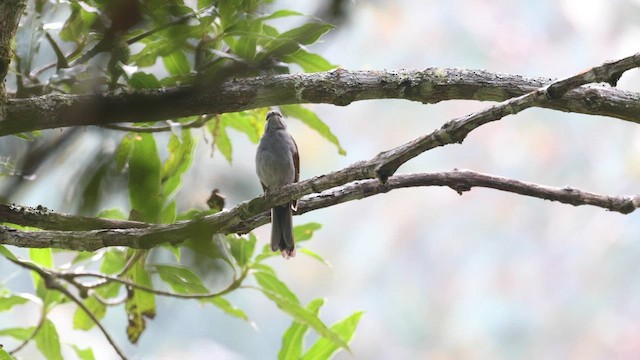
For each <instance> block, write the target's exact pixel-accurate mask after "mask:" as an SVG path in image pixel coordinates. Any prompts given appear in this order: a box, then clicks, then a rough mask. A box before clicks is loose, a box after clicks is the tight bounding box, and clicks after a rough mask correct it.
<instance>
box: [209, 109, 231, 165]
mask: <svg viewBox="0 0 640 360" xmlns="http://www.w3.org/2000/svg"><path fill="white" fill-rule="evenodd" d="M207 129H208V130H209V133H210V134H211V136H212V137H213V144H212V145H215V146H216V147H217V148H218V150H219V151H220V152H221V153H222V155H223V156H224V157H225V159H227V161H228V162H229V164H231V160H232V158H231V151H232V147H231V140H229V135H227V130H226V129H225V125H224V123H223V122H222V120H220V119H216V121H210V122H208V123H207Z"/></svg>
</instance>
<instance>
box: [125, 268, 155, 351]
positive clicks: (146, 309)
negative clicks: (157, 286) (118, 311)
mask: <svg viewBox="0 0 640 360" xmlns="http://www.w3.org/2000/svg"><path fill="white" fill-rule="evenodd" d="M144 259H145V256H143V257H142V258H140V259H139V260H138V261H137V262H136V264H135V265H134V266H133V268H132V269H131V270H130V272H129V275H130V280H131V281H133V282H134V283H136V284H139V285H142V286H145V287H149V288H153V284H152V283H151V278H150V277H149V274H148V273H147V270H146V269H145V267H144ZM131 291H132V293H133V294H132V295H131V296H130V298H129V299H128V300H127V302H126V303H125V310H126V312H127V316H128V319H129V323H128V326H127V337H128V338H129V341H130V342H131V343H132V344H135V343H137V342H138V339H139V338H140V335H142V332H144V329H145V328H146V320H145V318H148V319H153V318H154V317H155V316H156V300H155V299H156V297H155V295H154V294H152V293H149V292H146V291H142V290H136V289H134V290H131Z"/></svg>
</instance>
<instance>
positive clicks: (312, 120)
mask: <svg viewBox="0 0 640 360" xmlns="http://www.w3.org/2000/svg"><path fill="white" fill-rule="evenodd" d="M280 110H282V114H283V115H285V116H291V117H294V118H296V119H299V120H300V121H302V122H303V123H305V124H306V125H307V126H309V127H310V128H312V129H313V130H315V131H316V132H318V134H320V136H322V137H324V138H325V139H327V140H329V141H330V142H331V143H333V144H334V145H335V146H336V147H337V148H338V153H339V154H340V155H346V154H347V152H346V151H345V150H344V149H343V148H342V146H340V142H339V141H338V138H337V137H336V136H335V135H334V134H333V133H332V132H331V129H329V126H327V124H325V123H324V122H323V121H322V120H320V118H319V117H318V115H316V114H315V113H314V112H313V111H311V110H309V109H306V108H304V107H302V106H301V105H297V104H296V105H282V106H280Z"/></svg>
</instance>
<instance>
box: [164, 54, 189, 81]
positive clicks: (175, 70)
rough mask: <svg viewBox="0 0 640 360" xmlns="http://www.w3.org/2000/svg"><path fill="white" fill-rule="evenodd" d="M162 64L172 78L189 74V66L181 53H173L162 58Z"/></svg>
mask: <svg viewBox="0 0 640 360" xmlns="http://www.w3.org/2000/svg"><path fill="white" fill-rule="evenodd" d="M162 62H163V63H164V67H165V69H167V71H168V72H169V74H171V75H172V76H177V75H188V74H189V73H190V72H191V65H190V64H189V60H188V59H187V55H185V53H184V52H183V51H180V50H179V51H174V52H172V53H171V54H169V55H166V56H163V57H162Z"/></svg>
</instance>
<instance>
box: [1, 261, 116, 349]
mask: <svg viewBox="0 0 640 360" xmlns="http://www.w3.org/2000/svg"><path fill="white" fill-rule="evenodd" d="M6 259H8V260H9V261H11V262H12V263H14V264H16V265H18V266H21V267H23V268H26V269H29V270H33V271H35V272H36V273H37V274H38V275H39V276H40V277H41V278H42V279H43V280H44V283H45V285H46V286H47V288H49V289H52V290H56V291H59V292H61V293H62V294H63V295H65V296H66V297H68V298H69V299H70V300H71V301H73V302H74V303H76V305H78V306H79V307H80V308H81V309H82V311H84V312H85V313H86V314H87V316H89V318H91V320H92V321H93V322H94V323H95V324H96V325H97V326H98V328H99V329H100V331H101V332H102V334H103V335H104V336H105V338H106V339H107V341H108V342H109V344H111V347H113V349H114V350H115V351H116V353H118V355H119V356H120V357H121V358H122V359H123V360H126V359H127V357H126V356H125V355H124V353H123V352H122V350H121V349H120V347H119V346H118V344H116V342H115V341H114V340H113V339H112V338H111V336H110V335H109V333H108V332H107V330H106V329H105V328H104V327H103V326H102V324H101V323H100V321H99V320H98V318H96V316H95V315H94V314H93V313H92V312H91V310H89V308H87V306H86V305H85V304H84V303H83V302H82V300H80V299H78V298H77V297H76V296H75V295H74V294H72V293H71V292H70V291H69V290H68V289H67V288H65V287H64V286H62V284H60V282H59V281H58V277H59V274H58V273H57V272H55V271H53V270H50V269H45V268H42V267H40V266H39V265H37V264H35V263H33V262H27V261H21V260H20V259H18V258H15V259H12V258H6Z"/></svg>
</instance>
